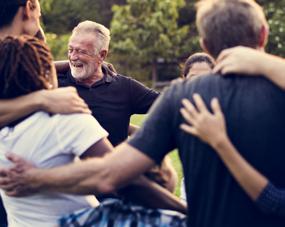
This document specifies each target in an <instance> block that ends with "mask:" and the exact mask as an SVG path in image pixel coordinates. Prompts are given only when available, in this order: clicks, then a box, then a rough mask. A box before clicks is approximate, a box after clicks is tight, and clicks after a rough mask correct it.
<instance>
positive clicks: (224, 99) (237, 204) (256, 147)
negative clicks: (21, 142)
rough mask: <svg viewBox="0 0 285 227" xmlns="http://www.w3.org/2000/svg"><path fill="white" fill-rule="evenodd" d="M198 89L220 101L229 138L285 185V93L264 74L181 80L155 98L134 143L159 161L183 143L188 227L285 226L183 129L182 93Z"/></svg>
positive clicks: (187, 94) (207, 99) (186, 94)
mask: <svg viewBox="0 0 285 227" xmlns="http://www.w3.org/2000/svg"><path fill="white" fill-rule="evenodd" d="M194 93H199V94H201V96H202V97H203V99H204V100H205V102H206V103H207V106H208V107H209V103H210V101H211V99H212V98H213V97H217V98H218V99H219V100H220V103H221V107H222V110H223V111H224V113H225V118H226V123H227V131H228V133H229V137H230V139H231V140H232V142H233V143H234V145H235V146H236V147H237V149H238V150H239V151H240V152H241V154H242V155H243V156H244V157H245V158H246V159H247V160H248V161H249V162H250V163H251V164H252V165H253V166H254V167H256V168H257V169H258V170H259V171H261V172H262V173H263V174H265V176H267V177H268V178H269V179H270V180H272V182H274V183H275V184H276V185H277V186H278V187H280V188H285V177H284V176H285V164H284V163H285V152H284V148H285V117H284V116H285V92H284V91H282V90H281V89H279V88H277V87H276V86H274V85H273V84H272V83H271V82H269V81H267V80H266V79H264V78H261V77H257V78H253V77H252V78H251V77H239V76H234V75H231V76H228V77H221V76H216V75H209V76H203V77H200V78H197V79H196V80H194V81H192V82H189V81H184V82H178V83H176V84H173V85H172V86H171V87H170V88H169V89H168V90H166V91H165V92H164V93H163V94H161V96H160V97H159V98H158V100H157V101H156V102H155V103H154V105H153V106H152V108H151V110H150V111H149V115H148V118H147V120H146V121H145V123H144V125H143V126H142V128H141V130H140V131H139V132H137V133H136V134H135V135H134V137H132V138H131V139H130V140H129V144H130V145H132V146H133V147H135V148H137V149H138V150H140V151H142V152H143V153H145V154H146V155H148V156H149V157H150V158H152V159H153V160H155V161H156V162H157V163H159V162H161V160H162V158H163V157H164V156H165V155H166V154H167V153H168V152H169V151H171V150H172V149H174V148H178V150H179V156H180V159H181V161H182V165H183V169H184V174H185V181H186V183H185V185H186V193H187V200H188V201H187V202H188V204H189V219H188V221H189V226H191V227H209V226H211V227H224V226H225V227H253V226H258V227H269V226H270V227H273V226H274V227H279V226H280V227H281V226H283V227H284V226H285V219H284V218H279V217H275V216H268V215H265V214H263V213H262V212H261V211H260V210H258V208H257V207H256V206H255V204H254V202H252V201H251V199H250V198H249V197H248V196H247V195H246V194H245V192H244V191H243V190H242V188H241V187H240V186H239V185H238V184H237V182H236V181H235V180H234V179H233V177H232V176H231V174H230V173H229V171H228V170H227V168H226V167H225V165H224V164H223V163H222V161H221V160H220V159H219V157H218V156H217V154H216V153H215V152H214V151H213V150H212V149H211V148H210V146H208V145H207V144H205V143H203V142H202V141H201V140H199V139H198V138H195V137H193V136H191V135H188V134H186V133H185V132H183V131H182V130H180V129H179V125H180V124H181V123H182V122H183V118H182V116H181V114H180V112H179V109H180V108H181V106H182V105H181V100H182V98H189V99H190V100H192V101H193V99H192V96H193V94H194Z"/></svg>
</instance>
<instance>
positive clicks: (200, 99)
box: [193, 94, 208, 112]
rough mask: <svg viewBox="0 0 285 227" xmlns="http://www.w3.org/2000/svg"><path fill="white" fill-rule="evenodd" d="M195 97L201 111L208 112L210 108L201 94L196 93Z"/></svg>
mask: <svg viewBox="0 0 285 227" xmlns="http://www.w3.org/2000/svg"><path fill="white" fill-rule="evenodd" d="M193 99H194V101H195V104H196V106H197V109H198V110H199V112H208V109H207V107H206V105H205V103H204V101H203V99H202V98H201V96H200V95H198V94H194V95H193Z"/></svg>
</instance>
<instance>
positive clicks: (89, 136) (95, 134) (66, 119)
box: [56, 114, 108, 156]
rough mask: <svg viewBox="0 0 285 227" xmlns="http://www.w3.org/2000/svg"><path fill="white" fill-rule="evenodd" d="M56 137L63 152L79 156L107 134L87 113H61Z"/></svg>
mask: <svg viewBox="0 0 285 227" xmlns="http://www.w3.org/2000/svg"><path fill="white" fill-rule="evenodd" d="M61 116H62V117H61V119H60V121H61V122H60V124H58V127H57V128H56V130H57V138H58V140H59V143H60V144H61V147H62V152H63V153H72V154H74V155H76V156H81V155H82V154H83V153H84V152H85V151H86V150H87V149H88V148H89V147H91V146H92V145H93V144H95V143H97V142H98V141H99V140H101V139H103V138H105V137H107V136H108V133H107V131H106V130H105V129H103V128H102V127H101V125H100V124H99V123H98V121H97V120H96V119H95V118H94V117H93V116H91V115H88V114H72V115H64V116H63V115H61Z"/></svg>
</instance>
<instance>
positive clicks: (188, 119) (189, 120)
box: [180, 108, 195, 125]
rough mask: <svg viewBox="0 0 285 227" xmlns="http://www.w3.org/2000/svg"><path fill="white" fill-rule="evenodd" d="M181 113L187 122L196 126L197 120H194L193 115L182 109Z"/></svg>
mask: <svg viewBox="0 0 285 227" xmlns="http://www.w3.org/2000/svg"><path fill="white" fill-rule="evenodd" d="M180 113H181V114H182V116H183V118H184V119H185V121H186V122H187V123H188V124H190V125H194V124H195V120H194V119H193V117H192V116H191V114H190V113H189V112H188V111H187V110H186V109H184V108H181V109H180Z"/></svg>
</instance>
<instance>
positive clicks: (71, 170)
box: [24, 158, 112, 195]
mask: <svg viewBox="0 0 285 227" xmlns="http://www.w3.org/2000/svg"><path fill="white" fill-rule="evenodd" d="M106 173H107V172H106V171H104V163H103V161H102V160H101V159H97V158H92V159H90V160H86V161H82V162H76V163H73V164H69V165H66V166H62V167H57V168H52V169H32V170H30V171H27V172H26V174H25V176H24V177H25V178H27V179H26V180H25V182H29V188H30V189H32V190H35V191H54V192H63V193H70V194H79V195H84V194H100V193H109V192H111V191H112V190H111V189H109V188H108V187H106V186H105V185H107V184H108V182H107V179H108V178H109V176H108V174H106Z"/></svg>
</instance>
